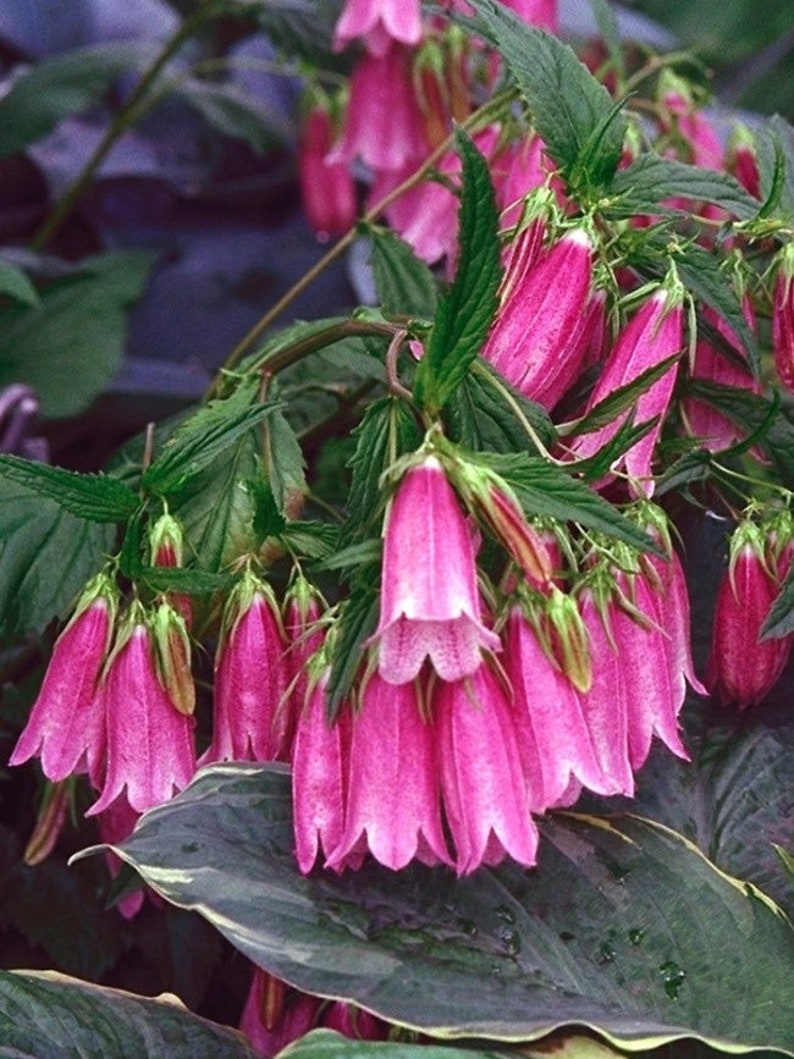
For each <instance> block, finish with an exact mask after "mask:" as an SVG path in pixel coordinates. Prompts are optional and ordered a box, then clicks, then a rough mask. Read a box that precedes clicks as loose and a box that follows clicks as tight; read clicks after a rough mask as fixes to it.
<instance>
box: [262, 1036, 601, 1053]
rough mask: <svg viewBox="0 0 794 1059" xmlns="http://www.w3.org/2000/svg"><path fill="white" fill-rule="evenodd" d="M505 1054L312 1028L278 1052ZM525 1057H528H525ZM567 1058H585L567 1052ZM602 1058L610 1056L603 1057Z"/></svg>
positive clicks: (496, 1051)
mask: <svg viewBox="0 0 794 1059" xmlns="http://www.w3.org/2000/svg"><path fill="white" fill-rule="evenodd" d="M612 1054H613V1055H614V1053H612ZM508 1056H509V1053H508V1052H506V1051H499V1050H495V1049H492V1048H489V1049H487V1050H484V1049H482V1048H477V1049H474V1048H455V1047H451V1046H448V1045H443V1044H425V1043H424V1042H423V1043H422V1044H408V1043H407V1042H402V1041H399V1042H398V1041H352V1040H351V1039H350V1038H349V1037H343V1036H342V1035H341V1034H339V1033H332V1032H331V1030H313V1031H312V1032H311V1033H309V1034H307V1035H306V1036H305V1037H301V1038H300V1040H298V1041H295V1042H294V1043H293V1044H291V1045H289V1047H287V1048H285V1049H284V1051H283V1052H279V1055H278V1059H508ZM526 1059H531V1057H530V1056H527V1057H526ZM555 1059H566V1056H565V1053H564V1052H559V1053H555ZM567 1059H587V1057H586V1056H581V1057H576V1056H574V1055H570V1056H568V1057H567ZM592 1059H596V1057H595V1056H593V1057H592ZM602 1059H609V1057H608V1056H603V1057H602Z"/></svg>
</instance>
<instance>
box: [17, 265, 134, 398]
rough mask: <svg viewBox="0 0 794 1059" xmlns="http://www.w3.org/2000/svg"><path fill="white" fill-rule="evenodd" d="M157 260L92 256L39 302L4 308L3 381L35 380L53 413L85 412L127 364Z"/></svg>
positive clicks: (32, 381)
mask: <svg viewBox="0 0 794 1059" xmlns="http://www.w3.org/2000/svg"><path fill="white" fill-rule="evenodd" d="M153 260H154V259H153V256H152V255H151V254H149V253H141V252H140V251H114V252H112V253H108V254H103V255H102V256H101V257H95V258H89V259H87V260H85V261H83V262H82V265H81V269H80V271H79V272H78V273H76V274H72V275H69V276H67V277H65V278H63V279H59V280H57V281H55V282H53V283H52V284H51V285H50V286H48V287H47V288H46V290H43V291H42V292H41V297H40V301H39V304H38V305H36V306H35V307H33V308H31V307H29V306H27V305H8V306H5V307H3V308H2V309H0V386H6V385H9V384H11V383H15V382H24V383H27V384H28V385H29V386H31V387H32V388H33V389H34V390H35V391H36V394H37V396H38V398H39V400H40V402H41V410H42V414H43V415H44V416H47V417H49V418H54V417H58V418H64V417H67V416H73V415H77V413H78V412H81V411H83V409H84V408H86V407H87V406H88V405H89V404H90V402H91V401H92V400H93V399H94V397H96V395H97V394H98V393H100V392H101V391H102V389H103V388H104V387H105V386H106V385H107V383H108V382H109V381H110V379H111V378H112V377H113V376H114V374H115V373H116V371H117V370H118V368H119V366H120V364H121V357H122V352H123V349H124V338H125V328H126V316H127V310H128V309H129V307H130V306H131V305H132V304H133V303H134V302H135V301H136V300H137V298H138V297H139V296H140V294H141V291H142V290H143V286H144V284H145V282H146V279H147V276H148V274H149V270H150V268H151V266H152V263H153Z"/></svg>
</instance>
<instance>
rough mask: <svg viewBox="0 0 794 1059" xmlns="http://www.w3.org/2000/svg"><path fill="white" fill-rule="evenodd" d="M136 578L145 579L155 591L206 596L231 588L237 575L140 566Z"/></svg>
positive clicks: (171, 567) (172, 567) (169, 567)
mask: <svg viewBox="0 0 794 1059" xmlns="http://www.w3.org/2000/svg"><path fill="white" fill-rule="evenodd" d="M136 578H137V579H138V580H140V581H145V582H146V584H147V585H148V586H149V587H150V588H151V589H152V590H153V591H155V592H185V593H187V595H189V596H205V595H209V594H210V593H212V592H222V591H224V590H226V589H229V588H230V587H231V586H232V585H233V584H234V582H235V581H236V577H235V575H233V574H214V573H210V572H208V571H206V570H192V569H188V570H185V569H183V568H181V567H178V566H140V567H139V568H138V571H137V574H136Z"/></svg>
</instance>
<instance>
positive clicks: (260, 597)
mask: <svg viewBox="0 0 794 1059" xmlns="http://www.w3.org/2000/svg"><path fill="white" fill-rule="evenodd" d="M285 650H286V644H285V638H284V630H283V628H282V626H281V617H280V615H279V610H278V604H277V603H276V600H275V597H274V595H273V590H272V589H271V588H270V586H269V585H268V584H267V583H266V582H265V581H263V580H262V579H261V578H259V577H257V576H256V575H255V574H254V573H252V572H251V571H247V572H246V573H245V575H244V576H243V578H242V579H241V581H240V582H239V583H238V584H237V585H236V586H235V588H234V589H233V590H232V592H231V594H230V596H229V598H228V600H227V602H226V608H225V611H224V616H223V629H222V632H221V637H220V640H219V643H218V652H217V655H216V661H215V694H214V698H215V702H214V713H213V727H212V743H211V745H210V747H209V748H208V750H207V751H206V752H205V754H204V755H203V756H202V759H201V763H202V764H203V765H204V764H207V763H209V762H211V761H273V760H275V759H276V758H277V757H278V755H279V752H280V750H281V746H282V743H283V741H284V740H283V735H284V730H285V728H286V724H287V719H286V704H285V701H284V700H285V694H286V689H287V679H286V677H287V672H286V663H285V657H284V652H285Z"/></svg>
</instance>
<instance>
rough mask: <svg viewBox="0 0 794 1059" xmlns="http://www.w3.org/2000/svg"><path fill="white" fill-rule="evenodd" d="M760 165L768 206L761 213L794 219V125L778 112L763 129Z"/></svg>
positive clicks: (759, 146)
mask: <svg viewBox="0 0 794 1059" xmlns="http://www.w3.org/2000/svg"><path fill="white" fill-rule="evenodd" d="M757 142H758V152H757V156H758V169H759V175H760V178H761V193H762V195H763V196H764V206H763V207H762V210H761V216H764V217H766V216H772V217H777V218H779V219H780V220H782V221H784V222H787V223H789V224H791V223H792V222H794V127H792V126H791V125H790V124H789V123H788V122H787V121H786V120H785V118H782V117H781V116H780V115H779V114H775V115H774V116H773V117H771V118H769V119H768V121H767V124H766V125H764V126H763V127H762V128H761V129H760V130H759V134H758V138H757Z"/></svg>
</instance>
